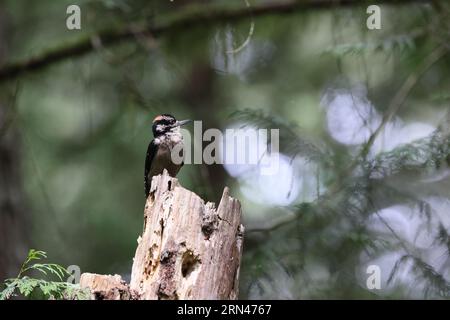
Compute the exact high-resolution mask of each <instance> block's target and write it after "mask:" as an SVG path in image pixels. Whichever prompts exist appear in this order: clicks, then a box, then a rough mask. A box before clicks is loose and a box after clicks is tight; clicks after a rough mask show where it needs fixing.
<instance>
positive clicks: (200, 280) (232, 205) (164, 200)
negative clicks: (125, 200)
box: [80, 171, 244, 299]
mask: <svg viewBox="0 0 450 320" xmlns="http://www.w3.org/2000/svg"><path fill="white" fill-rule="evenodd" d="M243 233H244V228H243V226H242V225H241V205H240V203H239V201H238V200H236V199H234V198H232V197H230V195H229V190H228V188H225V189H224V191H223V195H222V198H221V200H220V203H219V206H218V207H217V208H216V207H215V205H214V203H210V202H208V203H206V204H205V202H204V201H203V200H202V199H201V198H200V197H199V196H198V195H196V194H195V193H193V192H191V191H189V190H187V189H185V188H183V187H182V186H180V184H179V183H178V180H177V179H176V178H172V177H170V176H169V175H168V174H167V172H166V171H164V173H163V174H162V175H159V176H156V177H154V178H153V181H152V188H151V192H150V195H149V197H148V199H147V202H146V205H145V211H144V231H143V233H142V236H141V237H139V238H138V247H137V249H136V254H135V256H134V262H133V268H132V272H131V281H130V285H129V286H127V285H126V284H124V283H123V281H121V279H120V277H119V278H117V276H114V277H115V278H114V279H115V280H114V281H116V283H117V284H120V285H119V286H118V287H119V289H120V290H119V291H118V290H117V288H116V289H114V288H115V287H117V286H114V285H112V288H110V287H108V286H106V288H107V289H108V290H115V291H114V292H113V293H111V294H109V293H108V292H107V291H108V290H106V291H105V285H104V282H105V281H106V282H108V280H107V279H106V278H107V277H112V276H102V275H92V274H89V276H85V274H83V275H82V278H81V281H80V284H81V286H82V287H83V288H89V289H91V292H92V293H93V297H94V298H104V299H108V297H110V296H111V297H113V298H116V299H117V298H118V297H119V299H129V298H131V299H133V298H134V299H237V296H238V291H239V267H240V261H241V255H242V245H243ZM105 279H106V280H105ZM117 281H118V282H117ZM98 282H100V283H103V286H102V287H101V288H102V290H103V291H102V292H101V293H100V294H99V293H98V288H99V287H98V285H97V283H98ZM96 288H97V289H96ZM96 290H97V291H96ZM124 290H125V291H126V290H128V294H125V293H124ZM117 292H119V294H118V293H117Z"/></svg>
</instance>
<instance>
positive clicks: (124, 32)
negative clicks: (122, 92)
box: [0, 0, 432, 83]
mask: <svg viewBox="0 0 450 320" xmlns="http://www.w3.org/2000/svg"><path fill="white" fill-rule="evenodd" d="M431 1H432V0H379V1H378V2H377V4H383V3H385V4H410V3H430V2H431ZM367 3H368V2H366V1H364V0H306V1H286V2H281V3H280V2H273V3H267V4H263V5H258V6H253V7H250V8H248V7H239V8H230V7H229V6H210V5H203V6H192V7H190V8H188V9H183V11H182V12H178V13H175V14H171V15H168V16H167V17H166V18H164V17H163V18H162V19H161V20H163V21H165V22H163V23H160V24H156V25H154V24H153V23H152V24H151V25H149V24H146V25H143V26H127V27H124V28H121V29H115V30H103V31H100V32H97V33H95V34H92V35H90V36H87V37H84V38H82V39H79V40H77V41H75V42H73V43H71V44H69V45H65V46H59V47H56V48H53V49H48V50H46V51H44V52H43V53H41V54H38V55H36V56H33V57H31V58H28V59H25V60H20V61H17V62H11V63H8V64H5V65H4V66H3V67H2V68H0V83H2V82H5V81H6V80H11V79H15V78H17V77H18V76H20V75H23V74H26V73H29V72H31V71H36V70H41V69H43V68H45V67H48V66H49V65H52V64H54V63H57V62H60V61H62V60H65V59H68V58H75V57H80V56H82V55H85V54H87V53H89V52H91V51H94V50H95V49H96V48H97V47H98V43H101V44H102V46H103V47H107V46H112V45H116V44H118V43H120V42H123V41H129V40H132V39H134V38H135V37H138V36H143V35H144V36H145V35H151V36H153V37H159V36H161V35H162V34H164V33H168V32H174V31H180V32H182V31H185V30H189V29H190V28H192V27H197V26H202V27H204V26H207V25H213V24H219V23H223V22H236V21H239V20H243V19H246V18H249V17H259V16H268V15H277V14H278V15H279V14H291V13H295V12H300V11H307V10H319V9H333V8H337V7H349V6H354V5H363V4H367Z"/></svg>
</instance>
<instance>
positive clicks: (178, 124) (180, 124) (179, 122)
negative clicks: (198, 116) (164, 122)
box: [175, 120, 192, 127]
mask: <svg viewBox="0 0 450 320" xmlns="http://www.w3.org/2000/svg"><path fill="white" fill-rule="evenodd" d="M189 122H192V120H181V121H177V122H175V126H176V127H181V126H183V125H185V124H187V123H189Z"/></svg>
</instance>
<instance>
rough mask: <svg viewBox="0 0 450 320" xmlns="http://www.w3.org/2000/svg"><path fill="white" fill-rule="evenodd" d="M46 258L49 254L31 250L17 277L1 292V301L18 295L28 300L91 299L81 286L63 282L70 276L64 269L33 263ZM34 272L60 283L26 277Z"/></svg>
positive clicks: (6, 283) (6, 282)
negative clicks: (31, 298) (53, 278)
mask: <svg viewBox="0 0 450 320" xmlns="http://www.w3.org/2000/svg"><path fill="white" fill-rule="evenodd" d="M44 258H47V254H46V253H45V252H44V251H39V250H34V249H31V250H30V251H29V252H28V256H27V258H26V259H25V261H24V263H23V264H22V267H21V268H20V271H19V274H18V275H17V277H16V278H12V279H7V280H5V283H4V285H5V288H4V289H3V291H1V292H0V300H7V299H10V298H12V297H14V296H16V295H17V294H18V293H19V294H20V295H22V296H24V297H28V298H30V297H33V298H45V299H66V300H84V299H88V298H89V292H87V291H86V290H82V289H80V287H79V285H76V284H72V283H69V282H65V281H63V279H64V277H65V276H68V275H69V273H68V272H67V270H66V269H65V268H64V267H62V266H60V265H58V264H55V263H32V262H33V261H35V260H41V259H44ZM32 271H36V272H38V273H41V274H44V276H45V277H47V276H53V277H56V278H57V279H58V280H59V281H50V280H44V279H35V278H31V277H29V276H26V275H24V274H25V273H30V272H32ZM36 289H39V290H36ZM37 291H38V292H37Z"/></svg>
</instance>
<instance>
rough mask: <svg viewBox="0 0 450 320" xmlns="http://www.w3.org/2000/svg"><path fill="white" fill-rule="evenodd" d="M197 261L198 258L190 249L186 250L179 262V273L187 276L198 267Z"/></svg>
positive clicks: (198, 260) (198, 261)
mask: <svg viewBox="0 0 450 320" xmlns="http://www.w3.org/2000/svg"><path fill="white" fill-rule="evenodd" d="M199 263H200V259H199V258H198V257H197V256H195V255H194V253H193V252H192V251H191V250H187V251H186V252H185V253H184V254H183V260H182V262H181V274H182V275H183V277H187V276H189V275H190V274H191V272H192V271H194V270H195V269H196V268H197V267H198V264H199Z"/></svg>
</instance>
